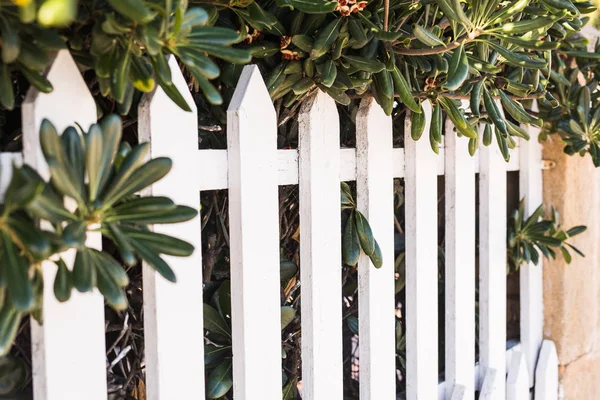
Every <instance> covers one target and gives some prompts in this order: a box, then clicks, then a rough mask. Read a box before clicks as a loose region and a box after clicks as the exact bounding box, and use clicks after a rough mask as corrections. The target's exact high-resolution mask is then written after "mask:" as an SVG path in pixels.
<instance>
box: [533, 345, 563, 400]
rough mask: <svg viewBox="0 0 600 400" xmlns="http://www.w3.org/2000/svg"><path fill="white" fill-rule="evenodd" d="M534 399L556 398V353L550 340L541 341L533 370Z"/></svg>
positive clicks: (548, 399)
mask: <svg viewBox="0 0 600 400" xmlns="http://www.w3.org/2000/svg"><path fill="white" fill-rule="evenodd" d="M535 400H558V355H557V354H556V346H555V345H554V342H552V341H551V340H544V341H543V342H542V349H541V350H540V358H539V359H538V365H537V368H536V370H535Z"/></svg>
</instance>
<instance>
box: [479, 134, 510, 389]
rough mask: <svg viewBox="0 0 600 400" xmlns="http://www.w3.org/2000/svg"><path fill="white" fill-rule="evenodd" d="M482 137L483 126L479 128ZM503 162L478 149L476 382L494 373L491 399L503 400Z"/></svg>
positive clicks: (493, 151) (493, 150)
mask: <svg viewBox="0 0 600 400" xmlns="http://www.w3.org/2000/svg"><path fill="white" fill-rule="evenodd" d="M480 129H481V130H480V135H481V136H483V129H484V127H483V126H481V127H480ZM506 200H507V197H506V162H505V161H504V159H503V158H502V155H501V154H500V150H499V149H498V145H497V144H496V142H495V141H494V142H493V143H492V144H490V145H489V146H484V145H483V144H482V145H481V146H480V148H479V364H480V368H479V382H478V387H482V385H483V382H484V379H485V377H486V375H487V374H488V373H489V371H490V370H491V369H493V370H495V371H496V379H495V383H496V384H495V385H494V390H493V392H492V394H491V396H490V399H491V400H504V399H505V398H506V395H505V393H506V388H505V386H506V384H505V379H504V377H505V376H506V349H505V345H506Z"/></svg>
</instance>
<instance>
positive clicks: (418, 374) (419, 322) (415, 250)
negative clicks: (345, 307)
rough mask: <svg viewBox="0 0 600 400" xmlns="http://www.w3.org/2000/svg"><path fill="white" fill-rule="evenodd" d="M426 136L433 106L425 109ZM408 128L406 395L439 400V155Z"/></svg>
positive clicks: (426, 104) (426, 105)
mask: <svg viewBox="0 0 600 400" xmlns="http://www.w3.org/2000/svg"><path fill="white" fill-rule="evenodd" d="M422 106H423V112H425V134H427V132H429V127H430V124H431V103H430V102H429V101H425V102H423V104H422ZM410 128H411V124H410V118H408V117H407V118H406V122H405V128H404V132H405V133H404V137H405V139H404V150H405V156H404V157H405V171H406V174H405V176H406V178H405V191H406V195H405V199H406V200H405V210H406V217H405V218H406V391H407V399H408V400H417V399H435V398H436V396H437V384H438V353H437V343H438V299H437V292H438V244H437V237H438V231H437V222H438V221H437V215H438V213H437V156H436V154H435V153H434V152H433V151H432V150H431V148H430V146H429V141H428V140H427V139H426V138H422V139H421V140H418V141H414V140H413V139H412V138H411V135H410Z"/></svg>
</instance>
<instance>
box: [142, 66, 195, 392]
mask: <svg viewBox="0 0 600 400" xmlns="http://www.w3.org/2000/svg"><path fill="white" fill-rule="evenodd" d="M169 66H170V68H171V76H172V80H173V83H174V85H175V86H176V87H177V88H178V90H179V91H180V92H181V93H182V94H183V96H184V98H185V100H186V101H187V103H188V105H189V106H190V107H191V108H192V112H186V111H183V110H182V109H181V108H179V107H178V106H177V105H176V104H175V103H173V101H172V100H171V99H169V97H168V96H167V95H166V94H165V92H164V91H163V90H162V89H160V88H157V89H156V90H155V91H154V92H153V93H149V94H147V95H145V96H144V97H143V98H142V101H141V102H140V106H139V112H138V116H139V119H138V120H139V138H140V141H147V142H148V143H150V154H151V156H152V157H153V158H156V157H162V156H166V157H170V158H171V159H172V160H173V168H172V170H171V172H170V173H169V174H168V175H167V176H166V177H165V178H163V179H161V180H160V181H158V182H157V183H155V184H154V185H153V186H152V188H151V190H150V191H149V193H147V194H151V195H153V196H166V197H169V198H171V199H172V200H173V201H174V202H175V203H176V204H182V205H186V206H189V207H192V208H195V209H196V210H198V209H199V204H200V192H199V181H198V172H197V171H198V168H197V165H198V162H197V160H198V154H197V153H198V122H197V118H198V117H197V113H196V107H195V105H194V100H193V99H192V96H191V94H190V92H189V89H188V87H187V84H186V82H185V79H184V77H183V75H182V74H181V71H180V69H179V66H178V65H177V61H176V60H175V58H174V57H171V58H170V60H169ZM154 231H155V232H159V233H163V234H167V235H171V236H174V237H177V238H180V239H183V240H186V241H187V242H189V243H191V244H192V245H194V247H195V251H194V253H193V254H192V256H190V257H186V258H178V257H172V256H164V258H165V260H166V261H167V262H168V263H169V265H170V266H171V267H172V268H173V271H174V272H175V276H176V277H177V283H175V284H174V283H171V282H169V281H167V280H166V279H164V278H162V277H161V276H160V275H159V274H158V273H157V272H156V271H154V269H152V268H151V267H149V266H147V265H144V269H143V283H144V290H143V294H144V327H145V335H144V339H145V349H146V356H145V361H146V376H147V380H146V388H147V398H148V399H149V400H170V399H183V398H186V397H189V393H190V388H189V386H188V385H187V384H182V382H193V383H194V384H193V386H194V392H195V393H198V394H199V396H198V397H200V398H203V397H202V396H203V395H204V363H203V362H202V360H203V359H204V343H203V341H202V340H200V339H199V337H202V335H203V321H202V318H203V316H202V242H201V240H200V220H199V218H198V217H197V218H194V219H193V220H191V221H187V222H185V223H179V224H175V225H157V226H155V227H154Z"/></svg>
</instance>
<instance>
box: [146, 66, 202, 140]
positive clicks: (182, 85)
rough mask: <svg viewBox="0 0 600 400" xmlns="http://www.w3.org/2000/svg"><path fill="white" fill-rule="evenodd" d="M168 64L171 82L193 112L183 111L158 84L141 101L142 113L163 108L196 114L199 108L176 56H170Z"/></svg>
mask: <svg viewBox="0 0 600 400" xmlns="http://www.w3.org/2000/svg"><path fill="white" fill-rule="evenodd" d="M167 63H168V65H169V68H170V69H171V81H172V82H173V85H174V86H175V87H176V88H177V90H179V93H181V95H182V96H183V98H184V100H185V102H186V103H187V105H188V106H189V107H190V109H191V112H190V111H188V112H186V111H185V110H183V109H181V108H180V107H179V106H178V105H177V104H175V103H174V102H173V100H171V99H170V98H169V96H167V94H166V93H165V92H164V90H162V89H161V88H160V86H159V85H158V83H157V84H156V88H155V89H154V90H153V91H152V92H150V93H145V94H144V95H143V96H142V99H141V100H140V104H139V109H140V111H141V112H144V110H145V109H146V108H149V107H151V108H156V109H159V110H162V107H168V108H169V109H177V110H180V111H181V112H182V113H189V114H196V113H197V107H196V103H195V102H194V97H193V96H192V93H191V92H190V89H189V87H188V84H187V82H186V80H185V77H184V76H183V74H182V73H181V69H180V68H179V64H177V59H176V58H175V57H174V56H172V55H169V56H167ZM196 140H197V139H196Z"/></svg>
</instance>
